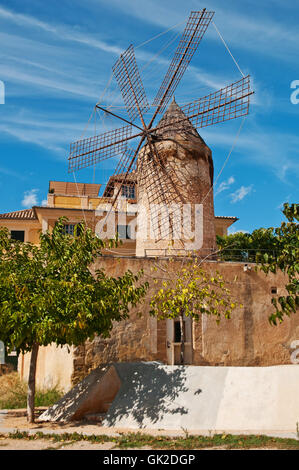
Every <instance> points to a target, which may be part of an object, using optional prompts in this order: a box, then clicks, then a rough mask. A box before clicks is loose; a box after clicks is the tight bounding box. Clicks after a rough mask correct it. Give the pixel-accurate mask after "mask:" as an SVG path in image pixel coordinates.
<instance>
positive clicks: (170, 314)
mask: <svg viewBox="0 0 299 470" xmlns="http://www.w3.org/2000/svg"><path fill="white" fill-rule="evenodd" d="M150 305H151V311H150V314H151V315H153V316H157V317H158V318H159V319H165V318H172V319H174V318H176V317H178V316H179V315H185V316H186V317H188V316H190V317H192V318H194V319H195V320H198V319H199V318H200V316H201V315H202V314H207V315H214V316H215V317H216V321H217V322H219V321H220V319H221V317H222V316H224V317H225V318H230V316H231V313H232V311H233V310H234V309H235V308H236V307H237V306H238V304H237V302H234V301H232V300H231V297H230V291H229V289H227V288H226V287H225V282H224V280H223V277H222V276H221V275H220V274H219V272H216V273H214V274H213V275H211V274H209V273H207V272H206V271H204V269H203V268H202V267H201V266H200V264H199V263H198V261H197V260H196V259H194V260H188V261H187V262H186V263H185V264H184V265H183V266H182V267H181V269H180V270H179V271H178V272H177V273H176V275H175V276H174V278H172V279H167V280H164V281H163V283H162V288H160V289H159V290H158V292H157V293H156V294H155V295H154V296H153V297H152V300H151V304H150Z"/></svg>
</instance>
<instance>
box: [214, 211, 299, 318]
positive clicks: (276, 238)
mask: <svg viewBox="0 0 299 470" xmlns="http://www.w3.org/2000/svg"><path fill="white" fill-rule="evenodd" d="M282 212H283V214H284V216H285V217H286V219H287V222H285V221H283V222H282V223H281V226H280V227H277V228H273V227H270V228H260V229H257V230H254V231H253V232H252V233H251V234H250V233H241V232H237V233H234V234H231V235H228V236H226V237H217V244H218V246H219V248H220V257H221V259H223V260H226V261H230V260H233V261H236V260H239V261H251V262H255V263H257V267H256V269H259V270H262V271H264V272H265V273H266V274H268V273H269V272H272V273H276V272H277V271H278V270H281V271H282V272H283V273H285V274H286V275H287V277H288V282H287V284H286V286H285V287H286V290H287V292H288V295H285V296H280V297H278V299H277V298H276V297H273V298H272V304H273V306H274V307H275V312H274V313H273V314H270V315H269V321H270V323H271V324H273V325H276V324H277V322H279V323H281V322H282V321H283V318H284V316H285V315H287V316H289V315H291V314H292V313H296V311H297V308H298V305H299V298H298V294H299V281H298V272H299V225H298V220H299V205H298V204H288V203H285V204H284V209H283V211H282Z"/></svg>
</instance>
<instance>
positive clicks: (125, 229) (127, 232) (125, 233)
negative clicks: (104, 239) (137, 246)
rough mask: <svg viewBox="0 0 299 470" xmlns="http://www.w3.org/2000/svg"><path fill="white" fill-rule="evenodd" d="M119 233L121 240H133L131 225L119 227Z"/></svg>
mask: <svg viewBox="0 0 299 470" xmlns="http://www.w3.org/2000/svg"><path fill="white" fill-rule="evenodd" d="M117 233H118V236H119V238H120V239H121V240H128V239H130V238H131V227H130V226H129V225H118V226H117Z"/></svg>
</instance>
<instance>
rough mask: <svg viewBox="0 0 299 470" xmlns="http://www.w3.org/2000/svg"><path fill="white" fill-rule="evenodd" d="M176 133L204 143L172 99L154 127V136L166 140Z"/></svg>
mask: <svg viewBox="0 0 299 470" xmlns="http://www.w3.org/2000/svg"><path fill="white" fill-rule="evenodd" d="M177 133H180V134H187V135H188V137H189V138H190V135H192V136H193V137H197V138H198V139H200V140H201V141H202V143H203V144H204V143H205V142H204V140H203V139H202V137H201V136H200V135H199V133H198V132H197V130H196V129H195V127H194V126H193V124H192V123H191V122H190V120H189V119H188V118H187V116H186V115H185V114H184V112H183V111H182V109H181V108H180V106H179V105H178V104H177V102H176V101H175V99H174V97H173V100H172V102H171V103H170V105H169V107H168V108H167V110H166V112H165V113H164V115H163V117H162V119H161V120H160V121H159V123H158V125H157V127H156V131H155V135H156V136H157V137H162V138H167V137H175V135H176V134H177Z"/></svg>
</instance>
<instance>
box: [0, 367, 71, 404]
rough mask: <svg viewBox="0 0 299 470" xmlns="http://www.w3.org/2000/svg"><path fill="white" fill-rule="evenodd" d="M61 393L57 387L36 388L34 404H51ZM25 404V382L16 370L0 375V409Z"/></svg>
mask: <svg viewBox="0 0 299 470" xmlns="http://www.w3.org/2000/svg"><path fill="white" fill-rule="evenodd" d="M62 396H63V393H62V392H61V391H60V390H59V389H58V387H53V388H52V389H49V390H39V389H37V390H36V393H35V406H50V405H53V404H54V403H55V402H56V401H57V400H59V398H61V397H62ZM26 406H27V384H26V383H25V382H22V381H21V380H20V378H19V376H18V373H17V372H11V373H10V374H5V375H1V376H0V409H1V410H3V409H8V410H15V409H18V408H26Z"/></svg>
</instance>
